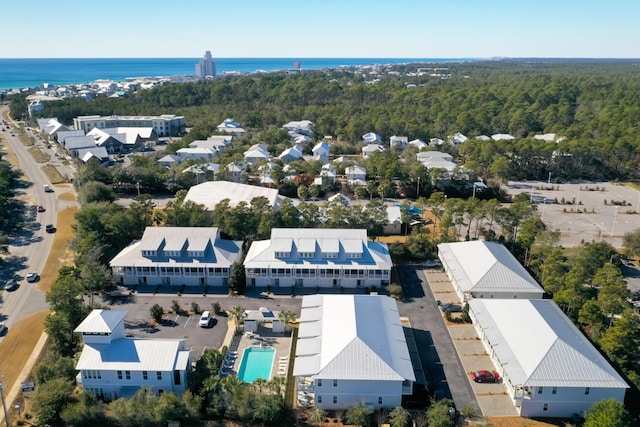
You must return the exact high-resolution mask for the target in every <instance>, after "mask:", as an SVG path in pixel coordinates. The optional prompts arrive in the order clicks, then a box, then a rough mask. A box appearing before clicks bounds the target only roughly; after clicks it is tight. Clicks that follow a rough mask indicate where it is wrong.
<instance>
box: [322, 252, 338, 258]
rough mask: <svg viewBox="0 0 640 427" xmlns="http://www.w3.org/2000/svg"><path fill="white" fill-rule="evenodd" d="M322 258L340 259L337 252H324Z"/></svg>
mask: <svg viewBox="0 0 640 427" xmlns="http://www.w3.org/2000/svg"><path fill="white" fill-rule="evenodd" d="M322 258H325V259H335V258H338V253H337V252H323V253H322Z"/></svg>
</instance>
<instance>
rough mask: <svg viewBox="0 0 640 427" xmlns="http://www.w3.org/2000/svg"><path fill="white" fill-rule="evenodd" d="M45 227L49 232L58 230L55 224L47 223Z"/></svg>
mask: <svg viewBox="0 0 640 427" xmlns="http://www.w3.org/2000/svg"><path fill="white" fill-rule="evenodd" d="M44 229H45V230H46V231H47V233H55V232H56V228H55V227H54V226H53V224H47V225H45V227H44Z"/></svg>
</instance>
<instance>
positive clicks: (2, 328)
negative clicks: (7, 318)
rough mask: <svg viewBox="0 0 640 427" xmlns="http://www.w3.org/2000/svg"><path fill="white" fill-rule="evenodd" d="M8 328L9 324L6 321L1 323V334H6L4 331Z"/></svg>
mask: <svg viewBox="0 0 640 427" xmlns="http://www.w3.org/2000/svg"><path fill="white" fill-rule="evenodd" d="M6 330H7V325H5V324H4V322H2V323H0V335H2V334H4V331H6Z"/></svg>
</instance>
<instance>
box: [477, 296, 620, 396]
mask: <svg viewBox="0 0 640 427" xmlns="http://www.w3.org/2000/svg"><path fill="white" fill-rule="evenodd" d="M469 307H470V309H471V310H472V312H473V315H474V316H475V317H476V319H477V322H478V324H479V325H480V327H481V328H482V329H483V331H484V334H485V336H486V339H487V340H488V341H489V342H490V343H491V345H492V348H493V350H494V352H495V354H496V356H497V358H498V360H499V361H500V364H501V365H502V368H503V369H504V371H505V372H506V374H507V376H508V377H509V380H510V381H511V383H512V384H514V385H522V386H529V387H550V386H551V387H592V388H628V387H629V386H628V385H627V383H626V382H625V381H624V380H623V379H622V377H621V376H620V375H618V373H617V372H616V371H615V369H613V367H612V366H611V365H610V364H609V363H608V362H607V361H606V360H605V358H604V357H602V355H601V354H600V353H599V352H598V351H597V350H596V349H595V347H594V346H593V345H592V344H591V343H590V342H589V340H587V339H586V337H585V336H584V335H583V334H582V332H580V330H578V328H576V327H575V325H574V324H573V323H572V322H571V320H569V318H568V317H567V316H566V315H565V314H564V313H563V312H562V310H560V308H559V307H558V306H557V305H556V304H555V303H554V302H553V301H552V300H542V299H540V300H538V299H534V300H526V299H509V300H504V299H473V300H471V301H469Z"/></svg>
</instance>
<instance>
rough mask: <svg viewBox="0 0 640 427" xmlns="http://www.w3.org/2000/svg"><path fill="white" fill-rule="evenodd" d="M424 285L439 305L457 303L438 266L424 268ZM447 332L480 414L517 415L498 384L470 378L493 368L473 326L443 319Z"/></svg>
mask: <svg viewBox="0 0 640 427" xmlns="http://www.w3.org/2000/svg"><path fill="white" fill-rule="evenodd" d="M425 275H426V277H427V286H428V288H429V289H430V290H431V292H432V293H433V296H434V298H435V299H436V300H438V301H440V302H441V304H445V303H457V304H460V300H459V298H458V295H457V294H456V292H455V291H454V290H453V285H452V284H451V282H450V281H449V278H448V277H447V274H446V273H444V272H442V271H441V270H439V269H426V270H425ZM446 326H447V331H448V333H449V335H450V337H451V340H452V341H453V345H454V347H455V349H456V352H457V353H458V357H459V359H460V361H461V363H462V366H463V369H464V374H465V375H466V378H467V380H468V382H469V384H471V388H472V390H473V393H474V395H475V399H476V402H477V403H478V405H479V406H480V410H481V411H482V415H484V416H517V415H518V413H517V411H516V409H515V407H514V406H513V402H512V401H511V399H510V398H509V396H507V393H506V388H505V386H504V385H503V384H502V383H501V382H498V383H494V384H491V383H476V382H473V381H472V380H471V377H470V375H471V372H475V371H479V370H488V371H494V370H495V367H494V366H493V362H492V361H491V358H490V357H489V355H488V354H487V352H486V350H485V349H484V346H483V345H482V342H481V341H480V338H479V337H478V334H477V333H476V330H475V328H474V327H473V325H470V324H466V323H453V322H446Z"/></svg>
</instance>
